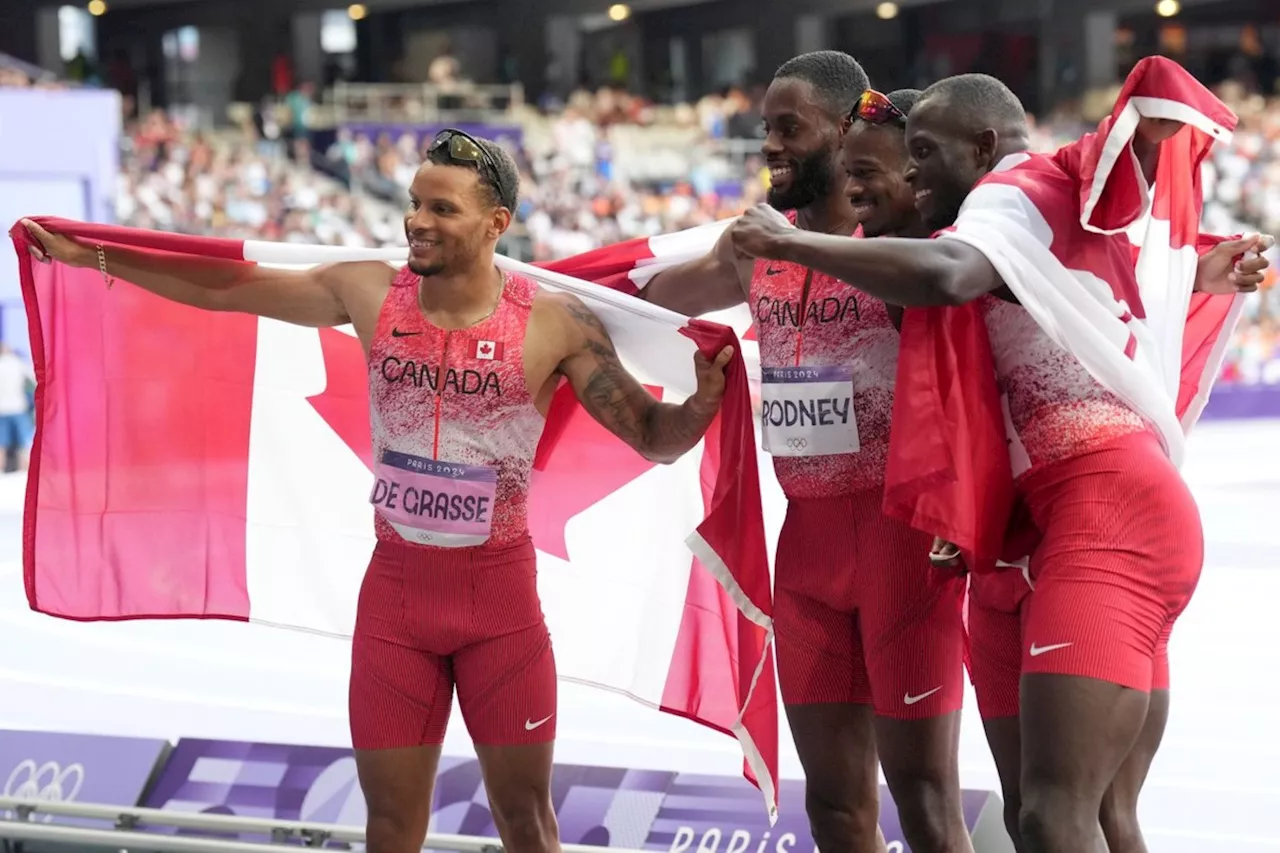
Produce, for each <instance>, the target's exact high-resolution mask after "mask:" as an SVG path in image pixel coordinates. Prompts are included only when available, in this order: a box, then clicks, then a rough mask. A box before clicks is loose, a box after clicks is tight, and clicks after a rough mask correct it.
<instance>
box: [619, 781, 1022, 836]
mask: <svg viewBox="0 0 1280 853" xmlns="http://www.w3.org/2000/svg"><path fill="white" fill-rule="evenodd" d="M804 789H805V785H804V782H802V781H799V780H793V779H784V780H782V785H781V787H780V788H779V791H778V822H777V823H776V824H774V826H773V827H772V828H770V826H769V821H768V818H767V817H766V816H765V814H764V810H763V809H762V808H761V807H760V803H761V800H760V794H759V792H758V791H756V790H755V789H754V788H751V787H749V786H748V785H746V784H745V783H743V782H742V781H741V780H739V779H733V778H730V777H727V776H699V775H695V774H690V773H681V774H680V775H678V776H677V777H676V778H675V780H674V781H673V782H672V783H671V786H670V787H669V788H667V795H666V797H665V798H664V799H663V802H662V808H661V809H660V810H659V811H658V815H657V817H656V818H655V819H654V822H653V826H652V827H650V829H649V837H648V839H647V840H646V842H645V845H644V849H645V850H666V851H670V853H711V851H714V853H815V851H816V850H817V848H816V847H815V845H814V842H813V836H812V835H811V834H810V833H809V819H808V817H807V816H806V815H805V811H804ZM962 796H963V806H964V819H965V825H966V826H967V827H968V828H969V831H970V833H973V832H974V831H975V829H976V828H977V827H978V824H979V821H980V820H983V819H984V817H986V818H989V817H990V814H991V813H992V812H991V810H990V809H988V808H987V806H988V803H989V801H990V800H991V799H992V795H991V793H990V792H988V791H964V792H963V794H962ZM996 802H997V803H998V800H997V801H996ZM994 814H995V815H996V818H997V821H998V820H999V808H998V806H997V808H996V809H995V811H994ZM880 828H881V830H883V832H884V838H885V842H886V843H887V844H888V848H889V853H906V851H908V850H909V849H910V848H908V847H907V843H906V840H905V839H904V838H903V837H902V824H901V822H900V821H899V819H898V810H897V808H896V807H895V806H894V804H893V798H892V797H891V796H890V795H889V789H888V788H886V787H884V786H883V785H881V786H880ZM991 849H992V848H991V847H989V846H987V847H979V848H978V850H979V853H982V851H984V850H991Z"/></svg>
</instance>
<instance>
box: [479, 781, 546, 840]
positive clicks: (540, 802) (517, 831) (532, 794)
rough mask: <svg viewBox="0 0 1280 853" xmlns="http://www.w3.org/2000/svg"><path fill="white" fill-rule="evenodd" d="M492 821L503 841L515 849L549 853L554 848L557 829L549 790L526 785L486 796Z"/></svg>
mask: <svg viewBox="0 0 1280 853" xmlns="http://www.w3.org/2000/svg"><path fill="white" fill-rule="evenodd" d="M489 805H490V807H491V808H492V810H493V822H494V824H495V825H496V826H497V827H498V834H499V835H500V836H501V837H502V842H503V845H504V846H505V847H506V849H508V850H511V851H518V853H549V851H552V850H555V849H557V838H558V836H559V829H558V827H557V824H556V813H555V809H554V808H553V807H552V805H551V793H550V792H549V791H546V790H537V789H533V788H530V789H528V790H525V791H520V792H518V793H512V792H508V793H504V794H503V795H502V796H501V797H493V796H490V798H489Z"/></svg>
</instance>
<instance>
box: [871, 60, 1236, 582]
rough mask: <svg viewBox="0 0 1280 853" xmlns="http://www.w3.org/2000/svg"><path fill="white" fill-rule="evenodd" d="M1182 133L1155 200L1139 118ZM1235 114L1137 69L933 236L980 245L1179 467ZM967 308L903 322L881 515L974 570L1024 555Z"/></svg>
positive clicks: (1002, 430) (1206, 384)
mask: <svg viewBox="0 0 1280 853" xmlns="http://www.w3.org/2000/svg"><path fill="white" fill-rule="evenodd" d="M1144 117H1145V118H1162V119H1173V120H1175V121H1178V122H1182V123H1183V124H1184V126H1183V127H1182V129H1181V130H1179V131H1178V132H1177V133H1176V134H1175V135H1173V136H1172V137H1171V138H1169V139H1167V140H1165V141H1164V142H1162V143H1160V160H1159V167H1158V169H1157V173H1156V180H1155V183H1154V192H1152V190H1151V189H1150V188H1148V186H1147V184H1146V181H1145V179H1144V177H1143V176H1142V173H1141V171H1140V169H1139V166H1138V163H1137V161H1136V159H1135V158H1134V156H1133V153H1132V149H1131V147H1130V143H1131V142H1132V140H1133V137H1134V133H1135V131H1136V130H1137V127H1138V123H1139V121H1140V119H1142V118H1144ZM1235 124H1236V117H1235V115H1233V114H1232V113H1231V111H1230V110H1228V109H1227V107H1226V106H1225V105H1223V104H1222V103H1221V102H1220V101H1219V100H1218V99H1217V98H1215V97H1214V96H1213V94H1212V93H1210V92H1209V91H1208V90H1207V89H1205V88H1204V86H1202V85H1201V84H1200V83H1199V82H1197V81H1196V80H1195V78H1193V77H1192V76H1191V75H1190V74H1188V73H1187V72H1186V71H1185V70H1183V69H1182V68H1181V67H1180V66H1179V65H1177V64H1176V63H1174V62H1172V61H1170V60H1168V59H1164V58H1161V57H1151V58H1147V59H1144V60H1142V61H1141V62H1139V63H1138V64H1137V66H1135V67H1134V69H1133V71H1132V72H1131V73H1130V75H1129V77H1128V79H1127V81H1126V83H1125V86H1124V88H1123V89H1122V91H1121V93H1120V96H1119V98H1118V99H1117V101H1116V104H1115V108H1114V110H1113V111H1112V113H1111V115H1110V116H1109V117H1108V118H1106V119H1104V120H1103V122H1102V123H1101V125H1100V126H1099V128H1098V132H1097V133H1094V134H1089V135H1087V136H1085V137H1084V138H1082V139H1080V140H1079V141H1077V142H1075V143H1072V144H1070V145H1067V146H1065V147H1064V148H1062V149H1061V150H1059V151H1058V152H1057V153H1056V154H1053V155H1029V154H1017V155H1012V156H1009V157H1006V158H1005V159H1004V160H1003V161H1002V162H1001V163H1000V164H999V165H998V166H997V168H996V169H995V171H993V172H992V173H991V174H989V175H988V176H986V177H985V178H984V179H983V180H982V181H980V182H979V183H978V185H977V186H976V187H975V188H974V190H973V192H972V193H971V194H970V195H969V197H968V199H967V200H966V201H965V203H964V205H963V206H962V207H961V210H960V214H959V217H958V218H957V220H956V223H955V225H954V227H953V228H951V229H948V230H947V231H944V232H942V233H941V234H939V235H938V239H951V240H959V241H961V242H964V243H968V244H969V245H971V246H973V247H975V248H977V249H978V250H979V251H981V252H982V253H983V254H984V255H985V256H986V257H987V258H988V260H990V261H991V263H992V265H994V266H995V268H996V270H997V271H999V273H1000V275H1001V277H1002V278H1003V279H1004V282H1005V283H1006V284H1007V285H1008V286H1009V289H1010V290H1011V291H1013V293H1014V295H1015V296H1016V297H1017V298H1018V301H1019V302H1020V303H1021V304H1022V306H1023V307H1024V308H1026V310H1027V311H1028V312H1029V313H1030V314H1031V316H1032V317H1033V318H1034V319H1035V321H1036V322H1037V323H1038V324H1039V325H1040V327H1041V328H1043V329H1044V330H1045V331H1046V332H1047V333H1048V334H1049V336H1050V337H1052V338H1053V340H1054V341H1056V342H1057V343H1058V344H1059V345H1060V346H1062V347H1063V348H1065V349H1066V350H1067V351H1069V352H1071V353H1072V354H1073V355H1074V356H1075V357H1076V358H1077V359H1079V360H1080V363H1081V364H1082V365H1084V367H1085V368H1086V369H1087V370H1088V371H1089V373H1090V374H1091V375H1092V376H1093V377H1094V378H1095V379H1096V380H1097V381H1098V382H1100V383H1101V384H1102V385H1103V386H1105V387H1106V388H1107V389H1109V390H1110V391H1112V392H1114V393H1115V394H1116V395H1117V396H1118V397H1120V399H1122V400H1124V401H1125V402H1127V403H1128V404H1129V405H1130V406H1132V407H1133V408H1134V409H1135V410H1136V411H1137V412H1138V413H1140V414H1141V415H1142V416H1143V417H1144V418H1145V419H1146V420H1147V421H1148V422H1149V423H1151V424H1152V425H1153V426H1154V427H1155V428H1156V430H1157V432H1158V433H1159V435H1160V438H1161V441H1162V443H1163V445H1164V447H1165V450H1166V452H1167V453H1168V454H1169V457H1170V458H1171V459H1172V460H1173V461H1174V463H1175V464H1178V465H1180V464H1181V462H1182V457H1183V453H1184V449H1185V434H1186V432H1187V431H1189V430H1190V429H1191V427H1192V426H1193V425H1194V424H1195V421H1196V419H1197V418H1198V417H1199V414H1200V412H1201V410H1202V409H1203V407H1204V404H1205V401H1206V400H1207V398H1208V395H1209V391H1210V390H1211V388H1212V385H1213V381H1214V379H1215V377H1216V376H1217V374H1218V371H1219V370H1220V368H1221V364H1222V359H1223V357H1224V355H1225V350H1226V345H1227V341H1228V339H1229V337H1230V335H1231V333H1232V332H1233V330H1234V328H1235V324H1236V321H1237V319H1238V317H1239V313H1240V309H1241V302H1242V298H1243V297H1240V296H1206V295H1204V294H1198V293H1193V292H1192V289H1193V284H1194V281H1195V273H1196V265H1197V261H1198V258H1199V253H1200V252H1201V251H1204V250H1207V249H1208V248H1210V247H1211V246H1213V245H1215V244H1216V242H1217V241H1218V240H1219V238H1213V237H1208V236H1206V235H1201V234H1200V232H1199V227H1200V213H1201V208H1202V206H1203V201H1204V199H1203V193H1202V190H1201V187H1200V164H1201V162H1202V161H1203V160H1204V158H1205V156H1206V155H1207V154H1208V153H1209V151H1210V149H1211V148H1212V146H1213V144H1214V143H1215V142H1227V141H1229V140H1230V138H1231V133H1232V130H1234V128H1235ZM994 377H995V374H994V366H993V362H992V358H991V351H990V343H989V341H988V339H987V334H986V327H985V326H984V325H983V321H982V319H981V318H980V317H979V316H978V313H977V310H976V306H975V305H974V304H972V303H971V304H969V305H964V306H959V307H952V308H928V309H913V310H909V311H907V312H906V319H905V321H904V323H903V329H902V345H901V352H900V356H899V361H898V384H897V390H896V399H895V408H894V420H893V422H894V424H895V426H896V427H900V426H901V425H903V424H909V425H910V428H909V429H902V428H895V429H894V430H893V435H892V437H891V441H890V458H889V469H888V474H887V480H888V483H887V488H886V501H885V509H886V512H888V513H889V514H891V515H894V516H896V517H898V518H900V519H902V520H904V521H906V522H908V523H910V524H913V525H914V526H916V527H919V528H921V529H923V530H927V531H929V532H932V533H934V534H936V535H939V536H943V537H945V538H947V539H950V540H951V541H952V542H954V543H956V544H957V545H958V546H960V548H961V549H962V550H963V551H965V553H966V556H967V558H968V563H969V565H970V566H971V567H973V568H974V569H975V570H979V571H981V570H990V569H992V568H994V567H995V561H996V560H997V559H999V558H1001V557H1004V558H1005V559H1009V560H1013V559H1017V558H1019V557H1022V556H1025V555H1026V554H1027V553H1028V547H1029V546H1028V543H1029V542H1031V541H1033V536H1034V534H1033V533H1032V532H1031V531H1028V530H1027V528H1026V525H1025V524H1022V523H1020V519H1018V518H1016V517H1015V516H1016V513H1015V512H1014V497H1013V481H1012V478H1013V476H1014V475H1016V474H1017V473H1020V472H1019V471H1017V470H1015V469H1014V463H1013V462H1012V461H1011V459H1010V453H1009V450H1008V448H1009V445H1008V439H1009V438H1010V430H1011V429H1012V427H1011V426H1010V425H1008V423H1007V417H1006V416H1005V414H1004V412H1003V404H1002V402H1001V399H1000V395H999V393H998V391H997V390H996V385H995V381H994Z"/></svg>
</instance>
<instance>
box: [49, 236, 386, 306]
mask: <svg viewBox="0 0 1280 853" xmlns="http://www.w3.org/2000/svg"><path fill="white" fill-rule="evenodd" d="M23 225H24V226H25V227H26V229H27V231H28V232H29V233H30V234H31V236H32V237H34V238H35V240H36V242H37V243H38V244H39V246H41V247H42V248H43V252H38V251H37V250H36V249H35V248H34V247H33V248H32V254H33V255H34V256H35V257H36V259H37V260H41V261H44V260H47V259H53V260H56V261H59V262H60V263H64V264H67V265H69V266H75V267H89V268H97V267H98V261H99V259H98V252H97V250H96V249H95V248H94V246H92V245H89V244H87V243H84V242H81V241H80V240H77V239H74V238H71V237H67V236H65V235H62V234H54V233H52V232H50V231H48V230H47V229H45V228H42V227H41V226H40V225H38V224H37V223H35V222H31V221H30V220H24V221H23ZM104 260H105V261H106V267H107V273H108V274H109V275H111V276H114V277H117V278H121V279H124V280H125V281H128V282H130V283H131V284H135V285H137V286H138V287H141V288H142V289H143V290H149V291H151V292H152V293H154V294H156V295H157V296H161V297H163V298H165V299H169V300H171V301H173V302H180V303H182V304H183V305H191V306H193V307H195V308H203V309H205V310H208V311H238V312H242V313H245V314H256V315H258V316H260V317H270V318H272V319H275V320H282V321H284V322H286V323H293V324H295V325H299V326H318V327H324V326H341V325H344V324H346V323H350V322H351V319H350V317H348V316H347V310H346V307H345V306H344V304H343V301H342V298H341V293H342V288H343V287H344V286H345V284H346V283H347V282H349V281H350V280H352V279H353V278H358V276H359V270H360V269H361V268H364V267H371V268H372V267H377V266H380V268H381V269H383V270H385V269H386V265H385V264H382V265H377V264H373V265H370V264H326V265H323V266H318V267H313V268H312V269H307V270H280V269H271V268H270V267H263V266H259V265H257V264H252V263H246V262H244V261H229V260H223V259H219V258H193V257H186V256H177V255H169V256H157V255H155V254H153V253H150V252H141V251H137V250H135V249H128V248H124V247H117V246H112V247H109V248H107V249H105V250H104Z"/></svg>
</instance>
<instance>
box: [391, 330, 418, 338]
mask: <svg viewBox="0 0 1280 853" xmlns="http://www.w3.org/2000/svg"><path fill="white" fill-rule="evenodd" d="M420 334H422V332H402V331H400V330H399V329H392V330H391V337H393V338H408V337H411V336H413V335H420Z"/></svg>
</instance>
